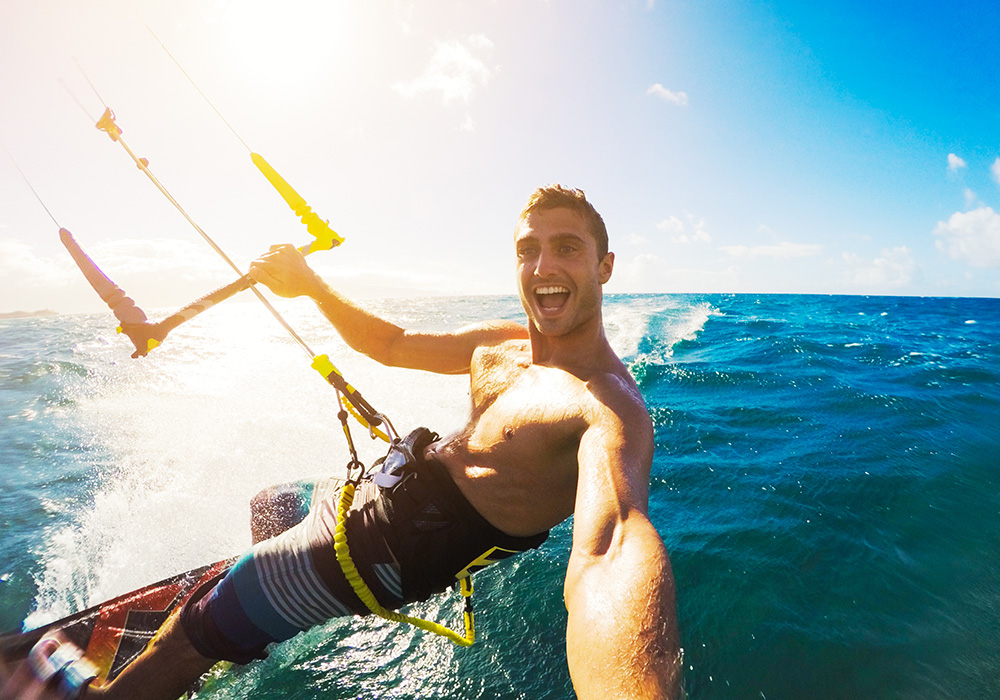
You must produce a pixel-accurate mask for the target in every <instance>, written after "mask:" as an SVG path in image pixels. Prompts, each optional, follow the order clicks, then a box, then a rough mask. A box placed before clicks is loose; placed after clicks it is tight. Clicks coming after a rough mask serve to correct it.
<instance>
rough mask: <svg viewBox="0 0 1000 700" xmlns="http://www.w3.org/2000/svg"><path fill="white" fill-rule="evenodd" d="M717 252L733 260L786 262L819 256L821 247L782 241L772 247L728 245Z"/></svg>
mask: <svg viewBox="0 0 1000 700" xmlns="http://www.w3.org/2000/svg"><path fill="white" fill-rule="evenodd" d="M719 250H721V251H723V252H724V253H726V254H728V255H731V256H732V257H734V258H772V259H774V260H787V259H789V258H808V257H812V256H813V255H819V253H820V252H821V251H822V250H823V246H821V245H817V244H811V243H790V242H789V241H783V242H781V243H777V244H774V245H756V246H745V245H728V246H721V247H720V248H719Z"/></svg>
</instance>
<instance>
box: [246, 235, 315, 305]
mask: <svg viewBox="0 0 1000 700" xmlns="http://www.w3.org/2000/svg"><path fill="white" fill-rule="evenodd" d="M249 274H250V276H251V277H252V278H253V279H255V280H256V281H258V282H260V283H261V284H263V285H266V286H267V288H268V289H270V290H271V291H272V292H274V293H275V294H277V295H278V296H281V297H299V296H310V297H313V298H314V299H315V298H316V297H317V296H318V295H321V294H322V293H324V292H328V291H329V287H327V284H326V282H324V281H323V279H322V278H321V277H320V276H319V275H317V274H316V273H315V272H314V271H313V269H312V268H311V267H309V264H308V263H306V259H305V257H303V255H302V253H300V252H299V251H298V249H297V248H296V247H295V246H293V245H291V244H288V243H286V244H284V245H273V246H271V250H270V251H268V252H267V253H264V254H263V255H262V256H260V257H259V258H257V259H256V260H254V261H253V262H252V263H250V272H249Z"/></svg>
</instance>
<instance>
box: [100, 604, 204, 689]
mask: <svg viewBox="0 0 1000 700" xmlns="http://www.w3.org/2000/svg"><path fill="white" fill-rule="evenodd" d="M216 662H217V660H216V659H209V658H206V657H204V656H202V655H201V654H199V653H198V652H197V651H195V649H194V647H193V646H191V642H190V641H189V640H188V637H187V634H186V633H185V632H184V629H183V628H182V627H181V624H180V615H179V614H176V613H175V614H174V615H171V616H170V618H169V619H168V620H167V622H166V623H165V624H164V628H163V631H162V632H161V633H160V635H159V636H157V638H156V639H154V640H153V642H152V643H151V644H150V645H149V646H148V647H147V648H146V651H144V652H143V653H142V655H141V656H140V657H139V658H138V659H136V660H135V661H134V662H132V663H131V664H130V665H129V666H128V667H127V668H126V669H125V670H124V671H123V672H122V674H121V675H120V676H118V677H117V678H116V679H115V680H114V681H113V682H111V683H109V684H107V685H103V686H96V685H91V686H90V687H89V688H88V689H87V692H86V693H85V694H84V696H83V697H84V698H88V699H89V698H106V699H107V700H119V699H121V700H177V698H179V697H181V696H182V695H184V693H185V692H186V691H187V690H188V689H189V688H190V687H191V686H193V685H194V684H195V682H196V681H197V680H198V678H200V677H201V675H202V674H203V673H205V672H206V671H208V669H210V668H212V666H214V665H215V664H216Z"/></svg>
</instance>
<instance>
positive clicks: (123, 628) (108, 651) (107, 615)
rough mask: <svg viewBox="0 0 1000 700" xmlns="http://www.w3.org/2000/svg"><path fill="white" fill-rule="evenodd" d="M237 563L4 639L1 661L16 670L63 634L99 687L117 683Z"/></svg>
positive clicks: (200, 570)
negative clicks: (172, 620)
mask: <svg viewBox="0 0 1000 700" xmlns="http://www.w3.org/2000/svg"><path fill="white" fill-rule="evenodd" d="M235 562H236V558H235V557H234V558H231V559H223V560H222V561H217V562H215V563H214V564H207V565H205V566H199V567H197V568H195V569H191V570H190V571H185V572H184V573H181V574H177V575H175V576H171V577H170V578H166V579H163V580H162V581H158V582H156V583H153V584H151V585H148V586H143V587H142V588H139V589H138V590H135V591H132V592H130V593H125V594H123V595H120V596H117V597H116V598H112V599H111V600H107V601H105V602H103V603H100V604H99V605H95V606H93V607H91V608H87V609H86V610H81V611H80V612H77V613H74V614H72V615H69V616H67V617H64V618H62V619H61V620H56V621H55V622H51V623H49V624H47V625H44V626H42V627H38V628H36V629H33V630H29V631H27V632H13V633H10V634H5V635H3V636H0V659H2V660H3V663H4V665H7V666H8V667H13V665H14V664H17V663H19V662H20V661H22V660H23V659H25V658H26V657H27V656H28V652H29V651H31V648H32V647H33V646H34V645H35V644H36V643H37V642H38V640H40V639H41V638H42V637H44V636H46V635H50V634H53V633H56V632H58V633H60V634H61V635H62V636H63V637H65V638H66V639H68V640H69V641H71V642H73V643H74V644H76V646H78V647H79V648H80V649H82V650H83V651H84V653H85V655H86V657H87V659H88V660H89V661H90V662H91V663H93V664H94V666H96V667H97V670H98V679H100V681H112V680H114V679H115V678H116V677H117V676H118V675H119V674H120V673H121V672H122V671H123V670H125V668H126V667H127V666H128V665H129V664H130V663H132V662H133V661H135V659H137V658H138V657H139V655H140V654H142V652H143V651H144V650H145V649H146V647H147V646H148V645H149V642H150V641H151V640H152V639H153V637H155V636H156V633H157V632H158V631H159V629H160V628H161V627H162V626H163V623H165V622H166V621H167V618H168V617H170V614H171V613H172V612H174V611H175V610H179V609H180V607H181V606H182V605H184V603H185V602H186V601H187V599H188V598H190V597H191V595H192V594H193V593H194V592H195V590H197V588H198V587H199V586H200V585H202V584H203V583H206V582H208V581H210V580H211V579H213V578H215V577H216V576H219V575H220V574H223V573H225V572H226V571H227V570H228V569H229V567H230V566H232V565H233V564H234V563H235Z"/></svg>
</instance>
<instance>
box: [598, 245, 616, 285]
mask: <svg viewBox="0 0 1000 700" xmlns="http://www.w3.org/2000/svg"><path fill="white" fill-rule="evenodd" d="M614 269H615V254H614V253H612V252H610V251H609V252H608V253H607V254H606V255H605V256H604V258H603V259H602V260H601V262H599V263H597V279H598V280H600V282H601V284H605V283H606V282H607V281H608V280H609V279H611V273H612V272H613V271H614Z"/></svg>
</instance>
